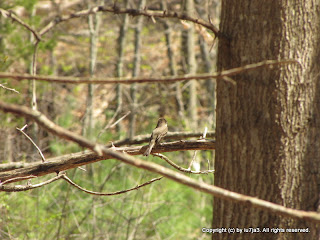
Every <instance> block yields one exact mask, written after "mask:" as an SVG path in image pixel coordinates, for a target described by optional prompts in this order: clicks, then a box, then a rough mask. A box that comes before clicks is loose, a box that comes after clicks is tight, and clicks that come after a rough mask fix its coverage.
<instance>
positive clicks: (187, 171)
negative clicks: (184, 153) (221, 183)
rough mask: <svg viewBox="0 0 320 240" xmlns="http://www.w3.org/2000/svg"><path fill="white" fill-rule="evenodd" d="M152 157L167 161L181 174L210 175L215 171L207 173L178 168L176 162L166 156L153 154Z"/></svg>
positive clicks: (207, 171)
mask: <svg viewBox="0 0 320 240" xmlns="http://www.w3.org/2000/svg"><path fill="white" fill-rule="evenodd" d="M152 155H154V156H157V157H159V158H161V159H163V160H165V161H166V162H167V163H169V164H170V165H171V166H172V167H174V168H175V169H178V170H179V171H181V172H185V173H193V174H208V173H214V170H206V171H191V170H190V169H186V168H183V167H180V166H178V165H177V164H175V163H174V162H172V161H171V160H170V159H169V158H167V157H166V156H164V155H163V154H161V153H152Z"/></svg>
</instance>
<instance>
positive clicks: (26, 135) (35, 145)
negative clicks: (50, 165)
mask: <svg viewBox="0 0 320 240" xmlns="http://www.w3.org/2000/svg"><path fill="white" fill-rule="evenodd" d="M27 126H28V125H27V124H26V125H24V126H23V127H22V128H21V129H20V128H17V130H18V131H19V132H21V133H22V134H23V135H24V136H25V137H26V138H28V139H29V141H30V142H31V143H32V144H33V146H34V147H35V148H36V149H37V150H38V152H39V154H40V156H41V159H42V162H45V161H46V159H45V157H44V155H43V154H42V151H41V150H40V148H39V147H38V146H37V144H36V143H35V142H34V141H33V140H32V138H31V137H29V135H28V134H26V133H25V132H24V131H23V130H24V129H25V128H26V127H27Z"/></svg>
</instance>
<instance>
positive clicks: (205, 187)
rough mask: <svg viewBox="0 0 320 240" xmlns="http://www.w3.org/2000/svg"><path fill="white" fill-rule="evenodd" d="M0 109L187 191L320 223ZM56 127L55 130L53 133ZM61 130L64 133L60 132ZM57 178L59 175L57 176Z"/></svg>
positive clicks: (36, 115) (32, 114)
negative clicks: (165, 179)
mask: <svg viewBox="0 0 320 240" xmlns="http://www.w3.org/2000/svg"><path fill="white" fill-rule="evenodd" d="M0 109H2V110H3V111H7V112H13V113H15V114H18V115H24V116H26V115H27V116H28V117H29V118H31V119H33V120H34V121H36V122H38V123H39V125H41V126H43V127H44V128H46V129H47V130H48V131H50V132H52V133H54V134H56V135H58V136H60V137H62V138H65V139H69V140H71V141H73V142H75V143H77V144H79V145H80V146H83V147H88V148H89V149H91V150H93V151H97V152H98V153H99V155H101V157H103V156H105V155H110V156H112V157H113V158H115V159H117V160H119V161H122V162H124V163H126V164H129V165H132V166H134V167H137V168H142V169H145V170H147V171H150V172H154V173H158V174H160V175H162V176H165V177H167V178H169V179H171V180H173V181H175V182H178V183H180V184H183V185H186V186H189V187H191V188H194V189H196V190H198V191H202V192H205V193H208V194H211V195H213V196H215V197H218V198H222V199H225V200H229V201H233V202H237V203H241V204H244V205H247V206H249V207H255V208H260V209H263V210H265V211H268V212H273V213H276V214H278V215H282V216H286V217H291V218H297V219H301V220H305V221H312V222H315V223H320V214H319V213H317V212H311V211H302V210H296V209H291V208H287V207H284V206H281V205H279V204H275V203H271V202H268V201H265V200H261V199H258V198H255V197H251V196H246V195H243V194H239V193H236V192H232V191H229V190H226V189H223V188H220V187H216V186H213V185H210V184H207V183H203V182H200V181H198V180H195V179H192V178H190V177H188V176H185V175H183V174H182V173H179V172H176V171H173V170H171V169H168V168H165V167H163V166H160V165H158V164H155V163H153V162H149V161H143V160H141V159H138V158H135V157H133V156H130V155H128V154H124V153H120V152H117V151H114V150H112V149H107V148H105V147H103V146H101V145H98V144H95V143H94V142H91V141H89V140H87V139H85V138H83V137H81V136H79V135H77V134H73V133H71V132H70V131H68V130H66V129H63V128H62V127H60V126H57V125H55V124H54V123H53V122H51V121H50V120H49V119H47V118H46V117H44V115H42V114H41V113H40V112H38V111H35V110H31V109H28V108H26V107H21V106H17V105H12V104H6V103H3V102H0ZM56 128H58V129H59V130H58V131H57V130H56ZM62 130H64V131H62ZM59 176H60V175H59Z"/></svg>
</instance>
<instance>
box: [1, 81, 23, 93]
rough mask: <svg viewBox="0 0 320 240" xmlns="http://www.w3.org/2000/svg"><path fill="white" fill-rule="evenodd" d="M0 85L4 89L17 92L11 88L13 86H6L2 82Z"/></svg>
mask: <svg viewBox="0 0 320 240" xmlns="http://www.w3.org/2000/svg"><path fill="white" fill-rule="evenodd" d="M0 87H2V88H4V89H6V90H9V91H12V92H15V93H19V92H18V91H17V90H15V89H13V88H8V87H6V86H4V85H3V84H1V83H0Z"/></svg>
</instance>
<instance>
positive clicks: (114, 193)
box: [62, 175, 163, 196]
mask: <svg viewBox="0 0 320 240" xmlns="http://www.w3.org/2000/svg"><path fill="white" fill-rule="evenodd" d="M162 178H163V177H158V178H153V179H151V180H150V181H148V182H145V183H143V184H139V185H137V186H136V187H133V188H129V189H126V190H121V191H117V192H111V193H101V192H93V191H89V190H87V189H84V188H83V187H80V186H79V185H77V184H76V183H74V182H73V181H71V179H70V178H68V177H67V175H63V177H62V179H64V180H65V181H67V182H68V183H70V184H71V185H72V186H74V187H76V188H78V189H79V190H81V191H83V192H85V193H89V194H92V195H97V196H113V195H119V194H123V193H126V192H130V191H133V190H137V189H139V188H141V187H144V186H146V185H149V184H151V183H153V182H155V181H159V180H161V179H162Z"/></svg>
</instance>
